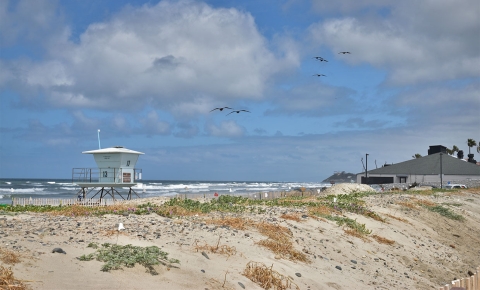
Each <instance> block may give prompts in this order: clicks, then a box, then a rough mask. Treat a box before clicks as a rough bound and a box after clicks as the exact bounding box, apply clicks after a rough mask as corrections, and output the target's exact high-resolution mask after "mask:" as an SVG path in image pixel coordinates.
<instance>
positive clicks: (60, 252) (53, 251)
mask: <svg viewBox="0 0 480 290" xmlns="http://www.w3.org/2000/svg"><path fill="white" fill-rule="evenodd" d="M52 253H59V254H66V253H67V252H65V251H64V250H62V248H55V249H53V250H52Z"/></svg>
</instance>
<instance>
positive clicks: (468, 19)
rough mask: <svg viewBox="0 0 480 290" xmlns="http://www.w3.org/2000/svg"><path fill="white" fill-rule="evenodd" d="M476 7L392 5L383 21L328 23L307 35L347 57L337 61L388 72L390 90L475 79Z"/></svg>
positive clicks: (479, 53)
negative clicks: (395, 86) (429, 83)
mask: <svg viewBox="0 0 480 290" xmlns="http://www.w3.org/2000/svg"><path fill="white" fill-rule="evenodd" d="M347 2H348V1H347ZM347 2H342V3H347ZM348 3H350V2H348ZM476 5H478V3H476V1H475V0H468V1H460V2H452V1H397V2H395V3H394V4H393V3H392V4H391V5H389V6H388V9H389V13H386V14H385V15H384V17H376V18H375V17H363V15H360V14H357V15H356V16H355V15H354V16H351V17H340V18H331V19H328V20H326V21H323V22H320V23H317V24H315V25H312V26H311V28H310V31H311V35H312V38H313V39H314V41H316V42H317V43H318V44H320V45H326V46H328V47H329V48H331V49H332V50H333V52H338V51H341V50H350V51H352V55H349V56H348V57H342V58H341V59H342V61H345V62H348V63H351V64H360V63H369V64H372V65H374V66H376V67H379V68H382V69H387V71H388V72H389V73H388V81H389V82H391V83H393V84H418V83H424V82H433V81H442V80H443V81H448V80H453V79H458V78H471V77H479V76H480V70H479V69H478V68H479V67H480V42H479V41H478V36H479V35H478V32H479V31H480V13H479V12H480V11H479V10H478V9H472V7H475V6H476ZM380 14H381V12H378V14H377V16H378V15H380ZM368 16H371V15H368Z"/></svg>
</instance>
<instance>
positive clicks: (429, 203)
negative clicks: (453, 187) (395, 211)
mask: <svg viewBox="0 0 480 290" xmlns="http://www.w3.org/2000/svg"><path fill="white" fill-rule="evenodd" d="M417 204H418V205H422V206H436V205H437V204H436V203H434V202H433V201H430V200H425V199H417Z"/></svg>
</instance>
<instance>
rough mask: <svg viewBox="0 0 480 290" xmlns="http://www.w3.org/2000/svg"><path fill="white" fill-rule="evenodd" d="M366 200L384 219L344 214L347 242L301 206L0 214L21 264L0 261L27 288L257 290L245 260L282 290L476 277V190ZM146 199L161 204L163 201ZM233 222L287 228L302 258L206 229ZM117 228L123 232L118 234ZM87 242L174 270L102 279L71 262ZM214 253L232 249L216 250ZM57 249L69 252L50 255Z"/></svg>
mask: <svg viewBox="0 0 480 290" xmlns="http://www.w3.org/2000/svg"><path fill="white" fill-rule="evenodd" d="M338 188H339V189H340V186H339V187H338ZM342 190H343V191H342V193H344V192H345V190H344V189H342ZM337 193H338V192H337ZM322 194H326V193H322ZM329 194H334V193H333V192H330V193H329ZM363 199H364V200H365V201H366V205H367V207H368V208H369V209H371V210H372V211H374V212H376V213H377V214H378V215H379V216H380V217H382V218H384V219H385V221H384V222H381V221H378V220H375V219H372V218H369V217H366V216H364V215H359V214H353V213H348V212H343V215H344V216H345V217H349V218H351V219H354V220H356V221H357V222H359V223H361V224H365V227H366V228H367V229H369V230H371V233H370V234H369V235H366V236H365V237H364V238H359V237H355V236H352V235H349V234H348V233H346V232H345V230H344V229H345V228H344V227H342V226H338V225H337V223H335V222H334V221H330V220H326V219H323V218H317V217H314V216H313V215H311V214H309V212H308V211H307V208H305V207H290V208H285V207H267V208H265V212H264V213H261V214H252V213H232V214H226V213H225V214H221V213H209V214H205V215H194V216H186V217H175V218H167V217H162V216H159V215H157V214H148V215H135V214H130V215H128V216H123V215H105V216H103V217H71V216H70V217H66V216H52V215H49V214H45V213H31V214H11V213H9V214H4V215H0V218H1V220H0V243H1V244H0V249H5V250H9V251H14V252H15V253H18V254H19V255H20V262H18V263H15V264H13V265H9V264H6V263H4V262H0V263H1V264H2V266H6V267H11V269H12V271H13V273H14V275H15V278H17V279H19V280H22V281H24V283H25V284H26V285H28V287H30V288H31V289H173V290H175V289H209V290H213V289H264V288H262V287H261V286H260V285H259V284H257V283H255V282H254V281H252V280H250V279H249V278H247V277H246V276H245V275H244V272H245V269H246V268H247V264H249V263H250V262H252V263H255V265H262V264H263V265H265V266H266V267H267V268H268V269H271V270H273V271H275V274H276V275H278V276H277V277H280V278H281V277H284V281H287V280H285V279H289V281H291V283H292V284H291V288H289V289H311V290H317V289H337V290H338V289H438V288H439V287H440V286H442V285H445V284H446V283H450V282H451V281H452V280H453V279H455V278H462V277H466V276H468V274H467V272H468V271H473V272H475V269H476V268H477V267H478V266H479V265H480V189H468V190H462V191H455V192H451V193H439V194H436V195H420V194H418V195H417V194H415V195H412V194H407V193H405V192H402V193H395V194H389V193H385V194H384V195H374V196H368V197H364V198H363ZM419 200H422V201H425V203H436V204H441V205H443V206H444V207H448V208H449V209H451V211H453V212H455V213H457V214H461V215H462V216H463V217H464V218H465V220H463V221H457V220H453V219H449V218H446V217H444V216H442V215H440V214H439V213H438V212H434V211H430V210H427V209H425V208H424V207H422V206H412V207H409V206H408V205H409V204H414V203H415V202H416V204H419V203H418V201H419ZM149 201H150V202H157V203H158V204H161V203H163V202H164V201H165V199H162V198H153V199H150V200H149ZM142 202H144V200H143V201H141V200H135V201H132V203H142ZM293 217H296V218H295V219H294V218H293ZM232 218H234V219H243V220H248V221H250V222H251V224H257V225H258V224H260V223H268V224H271V225H277V226H281V228H286V229H288V230H289V232H290V236H289V237H290V238H289V242H291V243H292V248H293V249H295V250H297V251H298V253H303V254H304V255H305V257H306V258H307V259H308V261H306V262H303V261H298V260H297V261H295V260H292V259H289V258H288V257H286V256H282V255H279V254H275V253H274V252H272V251H271V250H269V249H267V248H265V247H264V246H262V245H261V244H260V243H261V241H265V240H267V237H266V236H265V234H262V233H261V232H260V231H259V228H258V227H254V226H246V227H245V228H244V229H238V228H235V227H233V226H228V225H223V226H222V225H221V223H220V224H218V223H217V224H214V223H212V221H217V222H218V221H221V220H224V221H226V220H229V219H232ZM119 223H123V225H124V227H125V230H122V231H118V230H117V228H118V224H119ZM92 242H96V243H98V244H102V243H111V244H118V245H127V244H131V245H135V246H142V247H144V246H157V247H159V248H160V249H161V250H162V251H165V252H167V253H168V255H169V256H168V257H169V258H174V259H178V260H179V261H180V264H179V265H178V266H175V267H171V266H165V265H158V266H154V269H155V270H156V272H157V274H156V275H152V274H151V273H149V272H148V271H147V269H146V268H145V267H143V266H141V265H136V266H135V267H133V268H127V267H123V268H122V269H120V270H112V271H110V272H102V271H101V267H102V265H103V263H102V262H99V261H95V260H92V261H80V260H79V259H78V257H80V256H82V255H84V254H89V253H92V252H94V251H95V249H93V248H90V247H88V245H89V243H92ZM389 242H391V244H389ZM205 245H208V246H211V247H213V248H215V247H216V246H217V245H218V247H216V249H217V252H216V253H215V252H213V251H211V250H208V249H207V247H204V248H201V247H202V246H205ZM220 247H223V249H227V250H229V251H226V253H223V254H222V253H219V251H218V249H220ZM54 248H61V249H62V250H64V251H65V252H66V253H65V254H63V253H52V250H53V249H54ZM202 252H203V253H204V254H202ZM207 257H208V258H207ZM250 265H252V264H250ZM287 277H289V278H287ZM297 287H298V288H297ZM272 289H275V288H272Z"/></svg>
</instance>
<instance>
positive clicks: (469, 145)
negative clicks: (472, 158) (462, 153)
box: [467, 139, 477, 155]
mask: <svg viewBox="0 0 480 290" xmlns="http://www.w3.org/2000/svg"><path fill="white" fill-rule="evenodd" d="M475 145H477V141H475V140H473V139H468V140H467V146H468V155H470V148H472V147H473V146H475Z"/></svg>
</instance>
